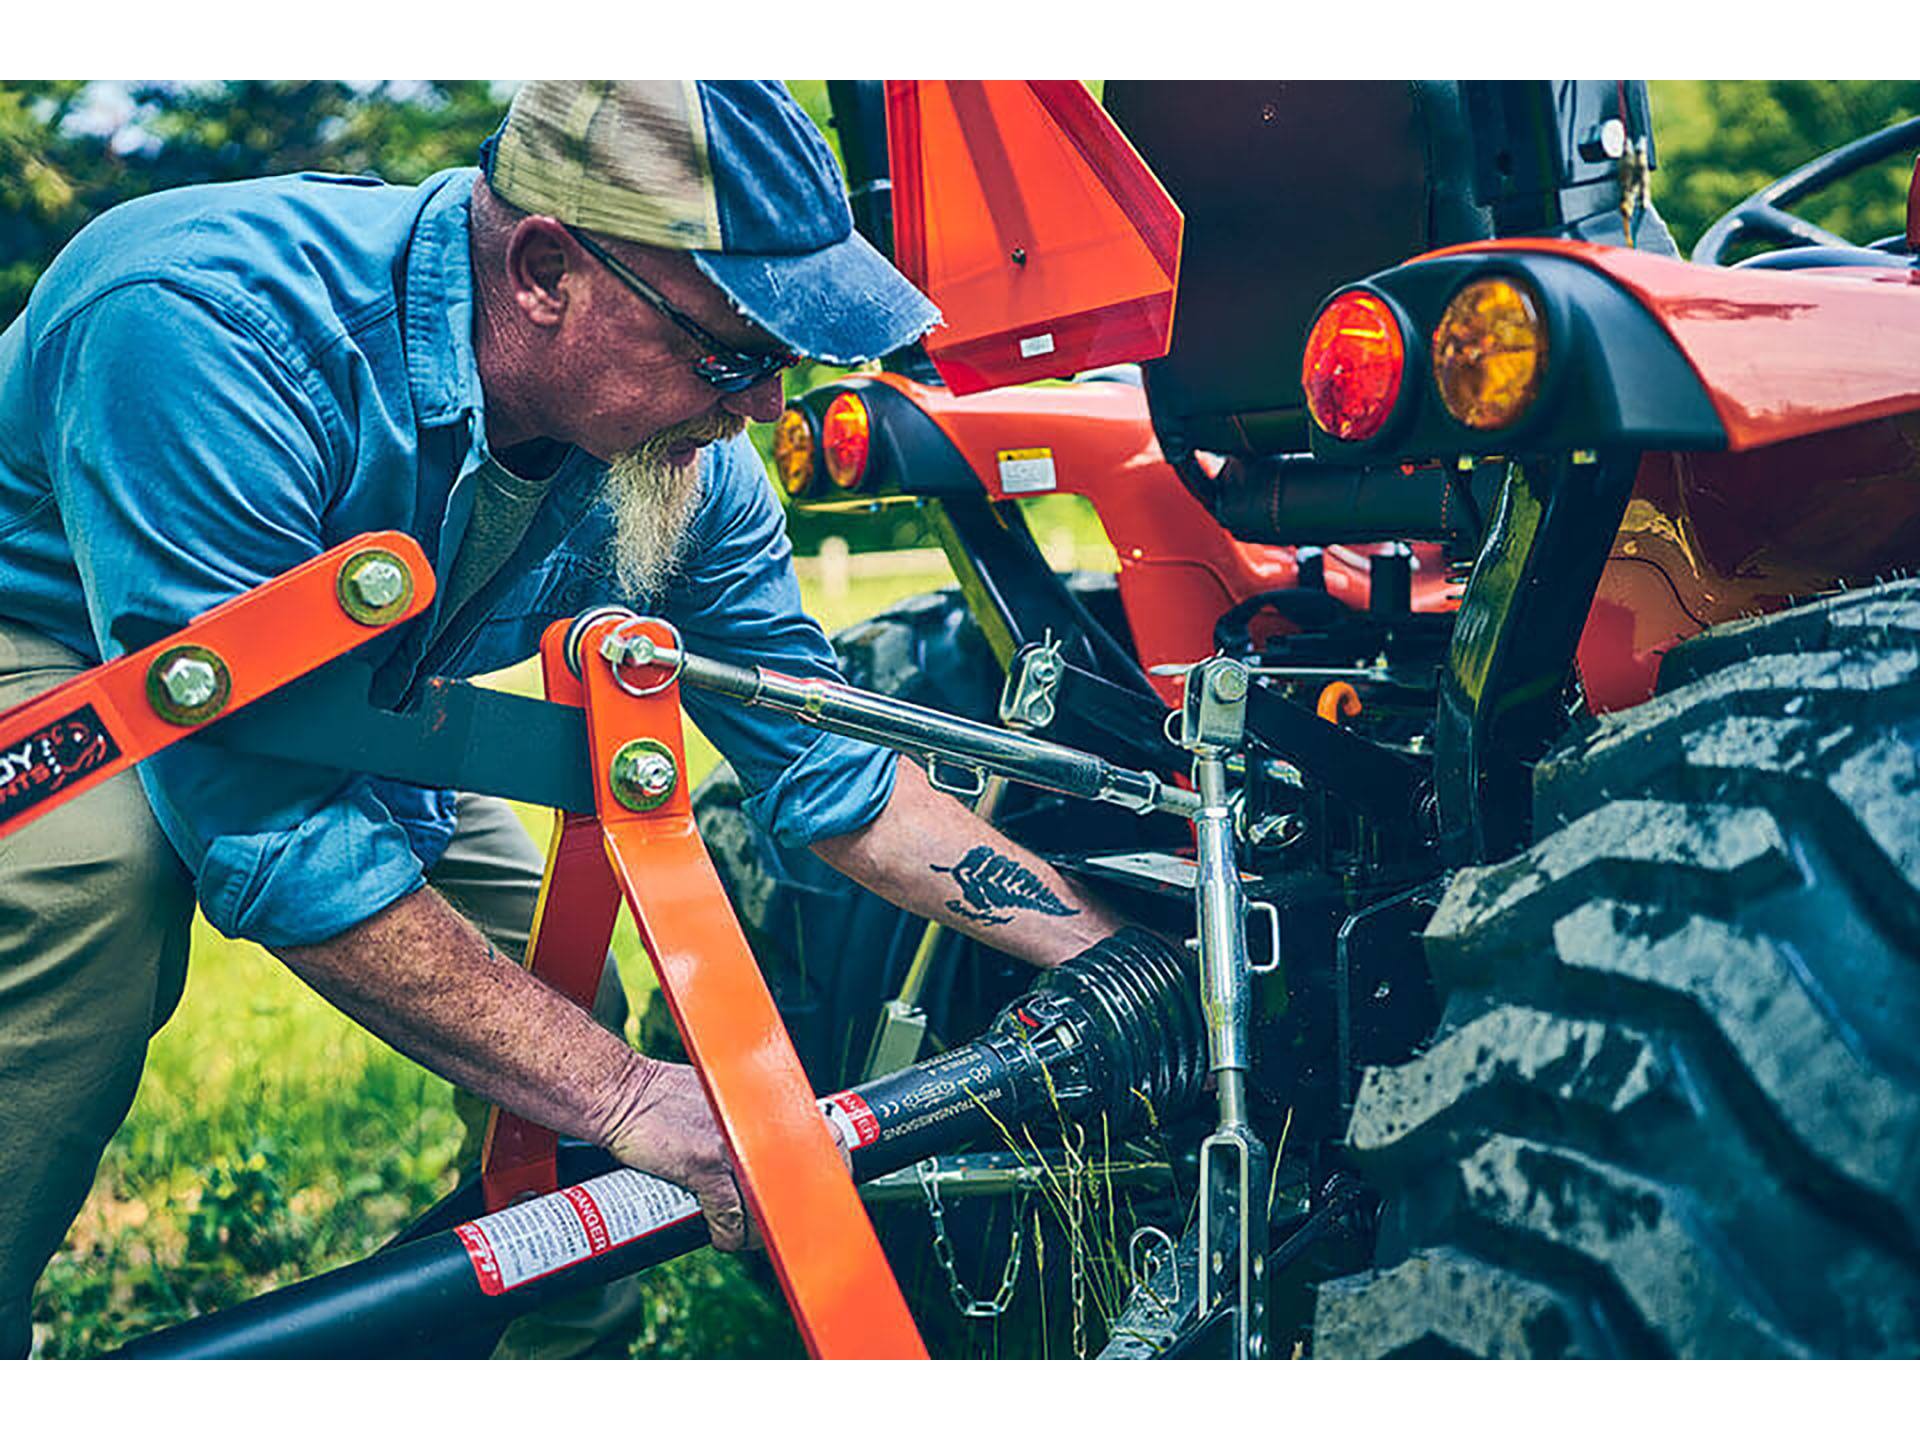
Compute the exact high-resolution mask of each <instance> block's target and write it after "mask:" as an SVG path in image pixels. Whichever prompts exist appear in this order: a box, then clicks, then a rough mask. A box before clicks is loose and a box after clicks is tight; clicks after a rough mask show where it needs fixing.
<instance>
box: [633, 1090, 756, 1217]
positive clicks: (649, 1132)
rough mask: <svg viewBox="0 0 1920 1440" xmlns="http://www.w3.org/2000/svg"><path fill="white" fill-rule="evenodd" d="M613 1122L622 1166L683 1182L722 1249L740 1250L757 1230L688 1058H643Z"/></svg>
mask: <svg viewBox="0 0 1920 1440" xmlns="http://www.w3.org/2000/svg"><path fill="white" fill-rule="evenodd" d="M631 1073H632V1079H631V1080H630V1082H629V1083H628V1084H627V1086H626V1087H625V1088H626V1091H627V1093H626V1094H625V1095H624V1096H623V1098H622V1100H621V1102H620V1105H619V1107H618V1108H617V1109H616V1110H615V1112H614V1114H613V1116H612V1118H611V1120H610V1122H609V1124H610V1128H611V1131H612V1133H611V1135H610V1136H609V1138H608V1140H607V1142H606V1148H607V1149H608V1150H609V1151H611V1152H612V1154H613V1157H614V1158H615V1159H616V1160H618V1161H619V1162H620V1163H621V1164H622V1165H631V1166H632V1167H633V1168H634V1169H636V1170H644V1171H646V1172H647V1173H648V1174H649V1175H658V1176H659V1177H660V1178H661V1179H662V1180H671V1181H672V1182H673V1183H674V1184H676V1185H682V1186H685V1187H686V1188H687V1189H689V1190H691V1191H692V1192H693V1193H694V1197H695V1198H696V1199H698V1200H699V1202H700V1209H701V1212H702V1213H703V1214H705V1216H706V1217H707V1232H708V1234H710V1235H711V1236H712V1237H713V1245H714V1248H715V1249H716V1250H739V1249H741V1248H743V1247H744V1246H745V1245H747V1243H748V1242H749V1240H750V1239H751V1240H753V1241H755V1242H757V1241H758V1238H759V1237H758V1236H757V1235H753V1234H752V1233H751V1230H750V1227H749V1225H748V1221H747V1211H746V1206H745V1205H744V1204H742V1203H741V1199H740V1187H739V1186H738V1185H736V1184H735V1183H734V1179H733V1167H732V1165H731V1164H730V1163H729V1162H728V1159H727V1147H726V1143H725V1142H724V1141H723V1140H722V1139H721V1138H720V1129H719V1127H718V1126H717V1125H716V1124H715V1123H714V1118H713V1110H712V1108H711V1107H710V1106H709V1105H708V1104H707V1095H706V1091H705V1090H704V1089H703V1088H701V1085H700V1077H699V1076H698V1075H696V1074H694V1072H693V1067H692V1066H690V1065H670V1064H667V1063H666V1062H665V1061H661V1060H645V1061H644V1064H643V1065H641V1066H636V1067H634V1069H633V1071H632V1072H631Z"/></svg>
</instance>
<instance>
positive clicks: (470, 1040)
mask: <svg viewBox="0 0 1920 1440" xmlns="http://www.w3.org/2000/svg"><path fill="white" fill-rule="evenodd" d="M280 958H281V959H283V960H284V961H286V963H287V964H288V966H289V967H291V968H292V969H293V971H294V972H295V973H296V974H297V975H299V976H300V978H301V979H303V980H305V981H306V982H307V983H308V984H309V985H311V986H313V988H314V989H316V990H318V991H319V992H320V993H321V994H322V995H324V996H325V997H326V998H327V999H328V1000H331V1001H332V1002H333V1003H334V1004H335V1005H336V1006H338V1007H339V1008H340V1009H342V1010H344V1011H346V1013H347V1014H349V1015H351V1016H352V1017H353V1018H354V1019H356V1020H358V1021H359V1022H360V1023H361V1024H362V1025H364V1026H366V1027H367V1029H369V1030H371V1031H373V1033H374V1034H376V1035H378V1036H380V1037H381V1038H382V1039H383V1040H385V1041H387V1043H388V1044H390V1045H392V1046H393V1047H394V1048H395V1049H397V1050H400V1051H402V1052H403V1053H405V1054H408V1055H411V1056H412V1057H413V1058H414V1059H416V1060H418V1061H419V1062H420V1063H421V1064H422V1065H425V1066H426V1067H427V1068H428V1069H430V1070H433V1071H435V1072H436V1073H438V1074H441V1075H444V1076H446V1077H447V1078H448V1079H449V1080H451V1081H453V1082H454V1083H455V1084H456V1085H461V1086H464V1087H465V1088H467V1089H468V1090H471V1091H473V1092H474V1093H475V1094H477V1095H481V1096H484V1097H485V1098H487V1099H489V1100H492V1101H493V1102H494V1103H495V1104H498V1105H503V1106H505V1107H506V1108H507V1109H509V1110H512V1111H513V1112H514V1113H515V1114H518V1115H524V1116H525V1117H526V1118H527V1119H529V1120H531V1121H533V1122H534V1123H535V1124H537V1125H544V1126H546V1127H547V1128H548V1129H550V1130H556V1131H558V1132H559V1133H560V1134H562V1135H574V1136H578V1137H579V1138H580V1139H582V1140H586V1141H588V1142H590V1143H591V1144H595V1145H599V1146H602V1147H603V1148H605V1149H607V1150H609V1151H611V1152H612V1153H613V1154H614V1155H615V1156H617V1157H618V1158H619V1159H620V1160H621V1161H622V1162H623V1163H625V1164H628V1165H631V1166H633V1167H634V1168H635V1169H638V1170H645V1171H647V1172H648V1173H650V1174H654V1175H658V1176H660V1177H661V1178H662V1179H664V1180H671V1181H673V1182H674V1183H675V1184H678V1185H684V1186H685V1187H686V1188H687V1189H689V1190H691V1191H692V1192H693V1193H694V1195H695V1196H696V1197H697V1198H698V1199H699V1201H700V1207H701V1209H702V1210H703V1211H704V1212H705V1213H706V1217H707V1227H708V1229H709V1230H710V1231H711V1232H712V1234H713V1243H714V1244H715V1245H717V1246H718V1247H719V1248H720V1249H722V1250H738V1249H739V1248H740V1247H741V1246H742V1245H743V1244H746V1243H748V1241H749V1239H750V1235H749V1232H748V1228H747V1225H746V1219H745V1215H744V1210H743V1207H742V1205H741V1202H740V1192H739V1190H738V1189H737V1188H735V1186H734V1183H733V1172H732V1170H731V1169H730V1168H729V1166H728V1163H727V1152H726V1146H725V1145H724V1144H723V1143H722V1141H721V1139H720V1131H719V1127H718V1125H717V1124H716V1122H715V1121H714V1118H713V1111H712V1109H711V1107H709V1106H708V1104H707V1097H706V1094H705V1092H704V1091H703V1090H702V1089H701V1087H700V1081H699V1079H698V1077H696V1076H695V1075H694V1073H693V1071H692V1070H690V1069H689V1068H687V1067H686V1066H685V1065H669V1064H665V1063H663V1062H661V1061H658V1060H650V1059H648V1058H647V1057H646V1056H644V1055H641V1054H639V1053H638V1052H637V1051H635V1050H633V1049H632V1048H630V1047H629V1046H628V1045H627V1043H626V1042H625V1041H624V1040H622V1039H620V1038H619V1037H618V1036H617V1035H614V1034H612V1033H610V1032H608V1031H606V1030H603V1029H601V1028H600V1026H599V1024H597V1023H596V1022H595V1021H594V1019H593V1017H592V1016H591V1015H589V1014H588V1013H587V1012H586V1011H585V1010H582V1009H581V1008H580V1007H579V1006H578V1005H575V1004H574V1003H573V1002H572V1001H571V1000H569V999H567V998H566V997H565V996H564V995H561V994H560V993H559V992H558V991H556V990H554V989H552V988H551V987H549V986H548V985H546V984H545V983H544V982H542V981H540V980H538V979H536V978H535V977H534V976H533V975H531V974H529V973H528V972H527V971H525V970H523V969H521V968H520V967H519V966H518V965H516V964H514V963H513V962H512V961H511V960H508V959H507V958H506V957H504V956H502V955H501V954H499V952H497V951H496V950H494V948H493V947H492V946H491V945H489V944H488V943H487V942H486V941H485V940H484V939H482V938H481V936H480V933H479V932H478V931H477V930H475V929H474V928H473V926H471V925H470V924H468V923H467V922H466V921H465V920H464V919H462V918H461V917H460V916H459V915H457V914H455V913H454V911H453V908H452V907H451V906H449V905H448V904H447V902H446V901H445V900H443V899H442V898H441V897H440V896H439V895H438V894H436V893H435V892H434V891H432V890H417V891H415V892H414V893H413V894H411V895H409V896H407V897H406V898H405V899H403V900H398V901H395V902H394V903H393V904H392V905H390V906H388V907H387V908H386V909H385V910H383V911H381V912H380V913H379V914H378V915H375V916H373V917H372V918H371V919H369V920H365V921H362V922H361V923H360V924H359V925H356V926H355V927H354V928H353V929H351V930H348V931H346V932H345V933H344V934H342V935H339V936H336V937H335V938H334V939H332V940H329V941H326V942H325V943H323V944H319V945H306V946H300V947H298V948H291V947H290V948H288V949H285V950H282V951H281V952H280Z"/></svg>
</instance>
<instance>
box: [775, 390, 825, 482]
mask: <svg viewBox="0 0 1920 1440" xmlns="http://www.w3.org/2000/svg"><path fill="white" fill-rule="evenodd" d="M819 455H820V451H819V447H818V446H817V445H815V444H814V440H813V422H812V421H811V420H809V419H808V418H807V412H806V411H804V410H802V409H801V408H800V407H799V406H798V405H789V406H788V407H787V408H786V409H785V410H782V411H781V412H780V418H779V420H777V421H776V422H775V423H774V427H773V469H774V474H775V475H776V476H778V478H779V481H780V488H781V489H782V490H784V491H785V492H786V494H787V498H788V499H789V500H798V499H799V498H800V497H801V496H802V495H805V494H806V493H807V491H808V490H809V489H811V488H812V486H813V474H814V468H815V466H816V464H817V463H818V461H819Z"/></svg>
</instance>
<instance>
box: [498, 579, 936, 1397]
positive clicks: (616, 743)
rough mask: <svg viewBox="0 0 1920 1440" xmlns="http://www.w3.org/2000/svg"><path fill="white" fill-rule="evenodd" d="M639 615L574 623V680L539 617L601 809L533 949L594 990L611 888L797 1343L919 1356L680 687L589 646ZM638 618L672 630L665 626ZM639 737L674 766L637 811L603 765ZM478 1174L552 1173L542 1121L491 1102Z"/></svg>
mask: <svg viewBox="0 0 1920 1440" xmlns="http://www.w3.org/2000/svg"><path fill="white" fill-rule="evenodd" d="M635 623H636V622H634V621H633V620H632V619H631V618H630V617H622V616H618V615H615V616H610V617H609V618H607V619H605V620H601V621H599V622H597V623H594V624H591V625H589V626H588V627H587V629H586V632H585V634H584V635H583V636H582V637H581V638H580V642H579V654H580V657H581V671H582V676H581V679H580V680H578V681H576V680H575V679H574V678H573V677H572V675H571V674H570V673H569V672H568V670H567V668H566V665H565V660H564V651H565V646H566V635H567V631H568V629H569V628H570V627H569V626H568V625H567V624H565V623H561V624H556V625H554V626H551V627H549V629H548V631H547V633H546V635H545V637H544V638H543V639H542V641H541V662H542V667H543V670H544V672H545V674H546V677H547V681H548V687H549V688H548V698H549V699H551V700H555V701H561V702H571V703H584V705H585V707H586V714H587V735H588V746H587V748H588V763H589V764H590V766H591V767H592V770H593V777H594V798H595V801H596V808H597V814H596V815H595V816H593V817H586V816H564V817H563V818H562V820H561V822H560V826H559V829H558V830H557V832H556V834H555V837H554V842H553V848H552V852H551V854H550V857H549V868H548V874H547V879H546V882H545V884H544V885H543V886H542V893H541V897H540V904H539V910H538V913H537V917H536V922H535V928H534V936H533V939H532V941H531V942H530V944H529V951H530V957H529V963H530V964H531V965H532V967H533V968H534V970H535V972H536V973H539V974H542V975H543V976H545V977H547V978H549V979H550V980H551V981H552V982H553V983H555V984H556V985H557V986H559V988H562V989H564V990H565V991H566V992H567V993H568V994H570V995H571V996H572V997H573V998H574V999H575V1000H576V1001H578V1002H579V1003H581V1004H586V1003H589V1001H590V999H591V996H592V994H593V986H594V983H595V982H597V980H598V977H599V972H600V966H601V963H602V959H603V957H604V956H605V954H606V945H607V940H608V938H609V936H610V935H611V933H612V928H613V920H614V917H615V915H616V913H617V911H618V904H619V900H620V898H621V897H622V896H624V897H625V899H626V901H627V904H628V905H629V907H630V908H631V909H632V911H633V916H634V920H635V922H636V924H637V925H638V927H639V931H640V937H641V939H642V940H643V941H644V942H645V943H646V946H647V949H648V951H649V952H650V954H651V955H652V957H653V964H654V971H655V973H656V975H658V977H659V980H660V989H661V992H662V994H664V995H665V996H666V999H667V1004H668V1007H669V1008H670V1009H671V1010H672V1012H673V1018H674V1022H675V1023H676V1024H677V1025H678V1026H679V1028H680V1038H681V1040H682V1042H683V1043H684V1044H685V1046H686V1049H687V1054H688V1056H689V1058H690V1059H691V1060H692V1061H693V1064H694V1068H695V1069H696V1070H697V1071H698V1072H699V1074H700V1077H701V1080H702V1082H703V1083H704V1084H705V1086H706V1089H707V1098H708V1099H709V1101H711V1103H712V1105H713V1109H714V1114H715V1116H716V1117H717V1118H718V1120H719V1124H720V1129H721V1132H722V1134H724V1135H725V1137H726V1140H727V1144H728V1146H729V1148H730V1149H731V1151H732V1154H733V1158H734V1170H735V1174H736V1175H737V1176H738V1177H739V1180H740V1190H741V1195H742V1197H743V1198H744V1199H745V1201H746V1205H747V1209H748V1211H749V1213H750V1214H751V1215H752V1216H753V1219H754V1222H755V1224H756V1225H757V1226H758V1227H759V1230H760V1234H761V1235H762V1237H763V1238H764V1239H765V1241H766V1247H767V1255H768V1258H769V1259H770V1260H771V1261H772V1262H773V1268H774V1271H775V1273H776V1274H778V1276H779V1277H780V1284H781V1288H782V1289H783V1290H784V1291H785V1292H786V1297H787V1303H788V1305H789V1306H790V1307H791V1308H792V1311H793V1315H794V1319H795V1322H796V1323H797V1324H798V1326H799V1329H800V1334H801V1338H802V1339H803V1340H804V1341H805V1342H806V1346H807V1349H808V1352H809V1353H810V1354H812V1355H814V1356H816V1357H819V1358H822V1359H925V1358H926V1353H927V1352H926V1347H925V1345H924V1344H922V1342H921V1340H920V1335H919V1332H918V1331H917V1330H916V1329H915V1328H914V1324H913V1318H912V1316H911V1315H910V1314H909V1313H908V1311H907V1306H906V1301H905V1300H904V1299H902V1297H901V1295H900V1289H899V1286H898V1285H897V1284H896V1283H895V1281H894V1278H893V1272H892V1270H891V1269H890V1268H889V1267H888V1265H887V1260H886V1256H885V1255H884V1253H883V1252H882V1251H881V1249H880V1242H879V1240H878V1238H877V1237H876V1236H875V1235H874V1233H873V1226H872V1224H871V1223H870V1222H869V1221H868V1219H867V1214H866V1210H865V1209H864V1207H863V1206H862V1205H861V1203H860V1197H859V1195H858V1193H857V1192H856V1191H855V1190H854V1187H853V1181H852V1178H851V1177H850V1176H849V1175H848V1173H847V1170H846V1167H845V1165H844V1164H843V1163H842V1162H841V1160H840V1156H839V1154H838V1152H837V1151H836V1150H835V1148H834V1144H833V1141H832V1139H831V1138H830V1137H829V1135H828V1132H827V1128H826V1126H825V1125H823V1124H822V1123H821V1121H820V1117H819V1111H818V1110H817V1108H816V1107H815V1105H814V1097H813V1091H812V1088H811V1087H810V1086H809V1085H808V1083H807V1078H806V1073H805V1072H804V1071H803V1070H802V1069H801V1068H800V1059H799V1056H797V1055H796V1054H795V1053H794V1049H793V1043H792V1041H791V1040H789V1039H788V1037H787V1031H786V1026H785V1025H784V1024H783V1023H782V1021H781V1019H780V1012H779V1010H778V1009H777V1007H776V1006H775V1005H774V1003H773V997H772V995H771V994H769V993H768V990H767V986H766V982H765V980H763V979H762V978H761V975H760V971H759V967H758V966H757V965H756V964H755V962H754V958H753V952H752V950H751V949H750V948H749V947H748V945H747V940H746V937H745V936H744V935H743V934H742V933H741V931H740V925H739V922H738V921H737V920H736V919H735V918H734V914H733V907H732V905H731V904H730V903H729V902H728V900H727V896H726V891H725V890H724V889H723V888H722V887H721V884H720V877H719V875H718V874H717V873H715V871H714V868H713V862H712V861H711V860H710V859H709V858H708V856H707V851H706V847H705V846H704V845H703V844H702V843H701V841H700V836H699V832H698V831H697V830H696V829H695V828H694V823H693V807H692V803H691V800H690V798H689V795H688V787H687V783H686V750H685V745H684V741H683V738H682V730H681V723H680V696H679V689H678V687H677V686H676V685H674V684H672V683H671V682H668V683H665V684H664V685H663V686H662V688H660V689H658V690H657V691H655V692H654V693H651V694H648V695H644V696H642V695H636V694H634V693H632V692H631V691H629V690H627V689H625V688H623V687H622V686H621V685H620V684H619V683H618V681H617V680H616V672H615V669H614V667H613V665H611V664H610V663H609V662H607V661H606V660H604V659H602V658H601V655H600V646H601V644H602V643H603V642H604V641H605V640H606V639H607V637H608V636H609V635H611V634H612V632H613V631H614V630H616V629H618V628H620V627H621V626H623V625H624V626H632V625H634V624H635ZM649 623H653V624H656V625H657V622H649ZM649 633H652V634H653V635H654V636H655V638H656V639H659V640H662V641H667V642H669V643H672V642H673V641H674V637H673V636H671V634H670V633H669V632H668V631H667V629H666V627H664V626H658V628H656V629H653V630H651V631H650V632H649ZM636 742H637V746H638V751H639V753H640V754H641V755H642V756H643V757H644V758H654V759H664V760H665V761H666V762H668V764H669V765H670V766H671V769H670V771H667V770H664V769H663V768H662V767H661V766H659V765H655V766H654V771H655V774H656V775H665V776H666V783H667V784H668V785H669V786H670V788H667V789H665V790H664V791H663V792H662V793H660V794H658V795H651V796H646V797H644V802H643V803H644V806H645V808H641V809H635V808H631V806H630V804H629V801H631V800H633V798H634V796H635V791H634V789H633V787H632V785H631V784H628V785H626V786H624V787H623V789H624V791H625V794H626V797H627V798H626V799H624V800H623V799H622V798H621V796H620V795H618V794H616V787H615V784H614V779H613V775H614V760H615V757H616V755H617V754H619V753H620V752H621V751H623V750H627V751H628V753H629V756H631V755H633V754H634V753H635V752H634V751H633V750H632V749H630V748H629V747H633V746H635V745H636ZM596 841H597V844H596V843H595V842H596ZM485 1172H486V1177H487V1178H486V1188H487V1194H488V1203H489V1205H492V1204H495V1203H497V1202H496V1196H497V1197H498V1199H499V1201H504V1200H509V1199H512V1198H513V1197H514V1196H515V1195H516V1194H519V1193H521V1192H522V1191H524V1190H527V1189H551V1188H553V1185H554V1183H555V1180H554V1176H553V1137H552V1135H551V1133H549V1132H545V1131H541V1130H539V1129H537V1127H533V1126H530V1125H528V1124H527V1123H526V1122H524V1121H522V1120H519V1119H518V1118H517V1117H513V1116H506V1115H499V1116H496V1119H495V1120H494V1122H493V1123H492V1124H490V1125H489V1127H488V1146H487V1155H486V1160H485Z"/></svg>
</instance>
